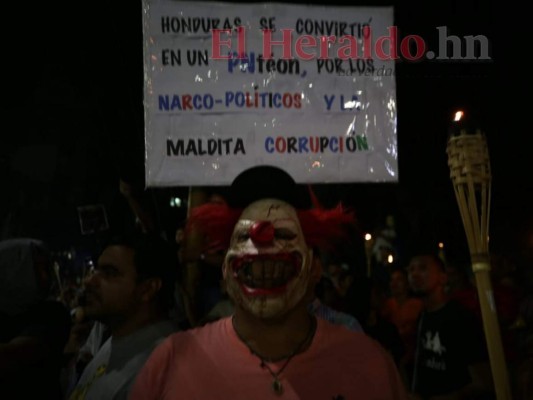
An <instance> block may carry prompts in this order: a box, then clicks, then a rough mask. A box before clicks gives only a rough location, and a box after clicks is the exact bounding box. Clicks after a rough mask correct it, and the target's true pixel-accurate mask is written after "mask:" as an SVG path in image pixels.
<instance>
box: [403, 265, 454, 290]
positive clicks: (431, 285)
mask: <svg viewBox="0 0 533 400" xmlns="http://www.w3.org/2000/svg"><path fill="white" fill-rule="evenodd" d="M407 273H408V279H409V285H410V286H411V289H412V290H413V291H414V292H415V293H416V294H418V295H428V294H431V293H432V292H434V291H435V290H438V289H440V288H444V285H445V284H446V280H447V277H446V273H445V272H444V271H443V270H442V269H441V267H440V265H439V264H438V262H437V261H435V260H434V259H433V257H431V256H417V257H414V258H413V259H412V260H411V262H410V263H409V266H408V267H407Z"/></svg>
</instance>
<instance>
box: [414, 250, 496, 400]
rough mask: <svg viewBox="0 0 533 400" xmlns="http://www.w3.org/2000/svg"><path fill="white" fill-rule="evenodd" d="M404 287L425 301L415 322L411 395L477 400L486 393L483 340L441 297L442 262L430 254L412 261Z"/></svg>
mask: <svg viewBox="0 0 533 400" xmlns="http://www.w3.org/2000/svg"><path fill="white" fill-rule="evenodd" d="M408 274H409V284H410V285H411V288H412V289H413V291H414V292H415V293H416V294H417V295H419V296H420V297H421V299H422V301H423V303H424V310H423V312H422V313H421V316H420V317H419V320H418V325H417V342H416V353H415V366H414V371H413V381H412V385H411V389H412V392H413V393H415V394H416V395H418V396H421V397H422V398H424V399H426V398H432V397H433V396H446V398H461V399H478V398H485V397H480V396H484V395H485V394H487V393H488V392H490V389H489V388H490V387H491V380H490V372H489V368H488V364H487V363H486V355H485V349H484V347H483V346H484V343H485V340H484V337H483V332H482V331H481V329H480V327H479V326H478V325H476V324H475V318H474V317H473V316H472V315H470V313H469V312H468V310H466V309H465V308H464V307H462V306H461V305H460V304H459V303H457V302H455V301H450V300H449V299H448V298H447V295H446V293H445V290H444V288H445V285H446V281H447V276H446V271H445V268H444V264H443V262H442V261H441V260H440V259H439V258H438V257H437V256H435V255H432V254H422V255H418V256H416V257H414V258H413V259H412V260H411V262H410V263H409V266H408Z"/></svg>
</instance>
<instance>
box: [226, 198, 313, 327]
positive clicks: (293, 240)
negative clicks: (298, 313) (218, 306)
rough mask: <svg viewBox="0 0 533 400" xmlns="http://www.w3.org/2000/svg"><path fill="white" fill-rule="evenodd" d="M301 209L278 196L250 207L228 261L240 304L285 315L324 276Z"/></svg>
mask: <svg viewBox="0 0 533 400" xmlns="http://www.w3.org/2000/svg"><path fill="white" fill-rule="evenodd" d="M312 258H313V257H312V250H311V249H310V248H308V246H307V244H306V243H305V239H304V235H303V232H302V228H301V226H300V222H299V220H298V216H297V214H296V211H295V209H294V208H293V207H292V206H290V205H289V204H287V203H285V202H283V201H280V200H274V199H264V200H259V201H257V202H255V203H253V204H251V205H250V206H248V207H247V208H246V209H245V210H244V211H243V213H242V215H241V217H240V220H239V221H238V222H237V224H236V226H235V228H234V231H233V235H232V238H231V243H230V248H229V251H228V253H227V255H226V258H225V261H224V279H225V281H226V287H227V290H228V294H229V295H230V296H231V297H232V299H233V300H234V302H235V304H236V305H237V306H239V307H241V308H242V309H244V310H246V311H248V312H250V313H252V314H253V315H255V316H257V317H260V318H272V317H277V316H282V315H284V314H285V313H286V312H288V311H290V310H291V309H293V308H294V307H295V306H296V305H297V304H298V303H299V302H301V301H302V299H303V298H304V296H305V295H306V293H308V289H309V288H310V286H311V285H312V283H314V282H315V281H316V279H318V277H317V276H315V275H317V271H316V270H318V274H319V273H320V270H319V269H320V267H319V266H318V264H316V263H313V262H312Z"/></svg>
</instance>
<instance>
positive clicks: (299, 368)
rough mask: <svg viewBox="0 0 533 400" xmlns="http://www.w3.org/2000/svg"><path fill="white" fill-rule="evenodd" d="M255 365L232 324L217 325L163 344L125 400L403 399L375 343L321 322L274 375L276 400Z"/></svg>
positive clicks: (262, 371) (265, 372)
mask: <svg viewBox="0 0 533 400" xmlns="http://www.w3.org/2000/svg"><path fill="white" fill-rule="evenodd" d="M260 363H261V361H260V359H259V358H257V357H256V356H255V355H253V354H252V353H251V352H250V350H249V349H248V347H246V345H245V344H244V343H242V342H241V341H240V340H239V338H238V337H237V335H236V333H235V331H234V329H233V326H232V324H231V318H224V319H222V320H219V321H216V322H214V323H211V324H208V325H205V326H204V327H202V328H197V329H194V330H189V331H184V332H178V333H176V334H173V335H172V336H170V337H169V338H167V339H166V340H165V341H164V342H163V343H162V344H161V345H160V346H159V347H157V348H156V349H155V350H154V352H153V353H152V355H151V356H150V358H149V359H148V361H147V363H146V364H145V365H144V367H143V369H142V370H141V372H140V373H139V375H138V377H137V381H136V382H135V384H134V387H133V389H132V391H131V396H130V399H131V400H149V399H158V400H161V399H165V400H168V399H183V400H194V399H202V400H203V399H205V400H215V399H220V400H238V399H243V400H244V399H246V400H267V399H270V400H274V399H278V400H279V399H287V400H288V399H290V400H292V399H305V400H309V399H311V400H313V399H317V400H318V399H323V400H350V399H360V400H374V399H375V400H385V399H401V400H404V399H407V395H406V392H405V389H404V387H403V384H402V382H401V380H400V377H399V375H398V373H397V370H396V367H395V365H394V363H393V361H392V359H391V358H390V357H389V355H388V354H387V353H386V352H385V350H383V349H382V347H381V346H380V345H379V344H378V343H377V342H375V341H374V340H373V339H370V338H369V337H367V336H366V335H365V334H363V333H360V332H352V331H348V330H347V329H346V328H344V327H342V326H338V325H333V324H331V323H329V322H328V321H325V320H323V319H321V318H318V325H317V331H316V334H315V337H314V339H313V342H312V344H311V346H310V347H309V349H307V350H306V351H305V352H304V353H301V354H298V355H296V356H294V357H293V358H292V359H291V361H290V362H289V364H288V365H287V367H286V368H285V370H284V371H283V372H282V373H281V375H280V377H279V379H280V381H281V383H282V385H283V388H284V392H283V394H282V395H281V396H280V395H278V394H276V393H275V392H274V390H273V389H272V382H273V378H272V375H271V374H270V372H269V371H268V369H266V368H262V367H261V365H260ZM283 364H284V361H281V362H280V363H276V364H271V369H272V370H273V371H277V370H278V369H279V368H281V366H282V365H283Z"/></svg>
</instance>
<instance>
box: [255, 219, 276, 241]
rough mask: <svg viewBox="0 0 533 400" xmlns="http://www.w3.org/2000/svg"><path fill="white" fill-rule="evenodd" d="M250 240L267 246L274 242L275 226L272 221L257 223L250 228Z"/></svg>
mask: <svg viewBox="0 0 533 400" xmlns="http://www.w3.org/2000/svg"><path fill="white" fill-rule="evenodd" d="M250 238H251V239H252V241H253V242H254V243H257V244H260V245H265V244H269V243H272V242H273V241H274V225H272V222H270V221H257V222H254V224H253V225H252V226H251V227H250Z"/></svg>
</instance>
